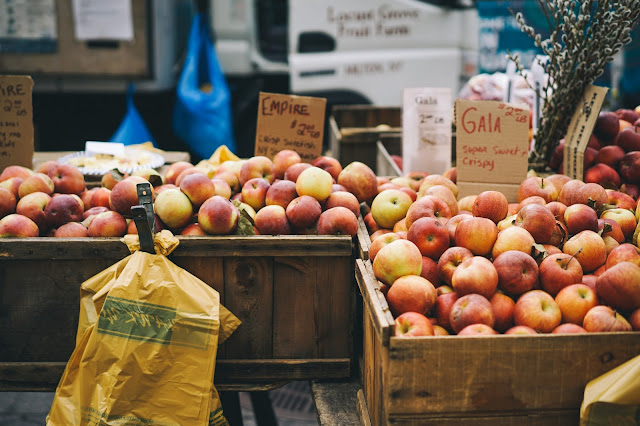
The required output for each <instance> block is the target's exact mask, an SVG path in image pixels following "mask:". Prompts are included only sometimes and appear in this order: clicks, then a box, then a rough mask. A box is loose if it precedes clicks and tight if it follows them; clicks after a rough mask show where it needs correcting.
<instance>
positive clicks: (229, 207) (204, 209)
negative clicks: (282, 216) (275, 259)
mask: <svg viewBox="0 0 640 426" xmlns="http://www.w3.org/2000/svg"><path fill="white" fill-rule="evenodd" d="M283 210H284V209H283ZM238 216H239V212H238V208H237V207H236V206H234V205H233V204H232V203H231V201H229V200H227V199H226V198H224V197H221V196H220V195H214V196H213V197H211V198H209V199H208V200H207V201H205V202H204V203H203V204H202V206H200V210H198V224H199V225H200V228H202V230H203V231H204V232H206V233H207V234H209V235H229V234H233V233H234V232H235V230H236V226H237V225H238ZM257 218H258V217H257V215H256V219H257ZM260 233H261V234H262V232H260Z"/></svg>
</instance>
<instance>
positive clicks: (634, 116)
mask: <svg viewBox="0 0 640 426" xmlns="http://www.w3.org/2000/svg"><path fill="white" fill-rule="evenodd" d="M614 112H615V113H616V115H617V116H618V118H619V119H620V120H625V121H627V122H629V123H633V122H635V121H636V120H638V119H639V118H640V114H638V112H637V111H635V110H633V109H628V108H619V109H617V110H615V111H614Z"/></svg>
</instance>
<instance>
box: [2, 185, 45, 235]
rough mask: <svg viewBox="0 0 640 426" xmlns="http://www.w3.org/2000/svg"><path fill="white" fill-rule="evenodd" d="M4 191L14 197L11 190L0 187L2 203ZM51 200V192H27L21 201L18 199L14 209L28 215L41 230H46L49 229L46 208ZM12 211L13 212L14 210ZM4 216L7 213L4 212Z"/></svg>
mask: <svg viewBox="0 0 640 426" xmlns="http://www.w3.org/2000/svg"><path fill="white" fill-rule="evenodd" d="M3 191H4V192H6V193H8V194H9V195H11V196H12V197H13V194H11V193H10V192H9V191H7V190H5V189H0V203H1V202H2V196H3V195H2V194H3ZM50 200H51V196H50V195H49V194H45V193H44V192H32V193H31V194H27V195H26V196H24V197H23V198H21V199H20V201H18V205H17V206H16V207H15V209H14V211H15V212H16V213H18V214H21V215H22V216H26V217H28V218H29V219H31V220H32V221H33V222H34V223H35V224H36V225H38V228H39V229H40V231H41V232H44V231H46V230H47V222H46V216H45V214H44V210H45V208H46V207H47V204H49V201H50ZM14 205H15V198H14ZM10 213H13V211H12V212H10ZM2 216H3V217H4V216H6V214H3V215H2Z"/></svg>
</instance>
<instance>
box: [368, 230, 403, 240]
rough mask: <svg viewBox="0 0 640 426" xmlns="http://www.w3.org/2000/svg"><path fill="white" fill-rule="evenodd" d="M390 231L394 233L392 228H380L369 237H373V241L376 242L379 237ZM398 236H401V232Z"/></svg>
mask: <svg viewBox="0 0 640 426" xmlns="http://www.w3.org/2000/svg"><path fill="white" fill-rule="evenodd" d="M390 233H393V231H392V230H391V229H378V230H377V231H374V232H373V233H372V234H371V235H369V238H370V239H371V242H374V241H375V240H376V239H378V237H381V236H383V235H385V234H390ZM398 236H400V234H398ZM401 238H403V237H401Z"/></svg>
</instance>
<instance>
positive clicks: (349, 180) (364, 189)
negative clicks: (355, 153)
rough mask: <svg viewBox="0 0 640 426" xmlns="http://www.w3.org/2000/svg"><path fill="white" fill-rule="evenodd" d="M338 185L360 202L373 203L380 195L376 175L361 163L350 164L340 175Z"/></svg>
mask: <svg viewBox="0 0 640 426" xmlns="http://www.w3.org/2000/svg"><path fill="white" fill-rule="evenodd" d="M337 183H338V184H340V185H342V186H344V187H345V188H347V190H348V191H349V192H351V193H352V194H353V195H355V196H356V197H357V198H358V201H359V202H371V201H372V200H373V198H374V197H375V196H376V195H377V193H378V181H377V179H376V174H375V173H374V172H373V170H371V168H370V167H369V166H367V165H366V164H364V163H361V162H359V161H354V162H352V163H350V164H348V165H347V166H346V167H345V168H344V169H342V171H341V172H340V174H339V175H338V181H337Z"/></svg>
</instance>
